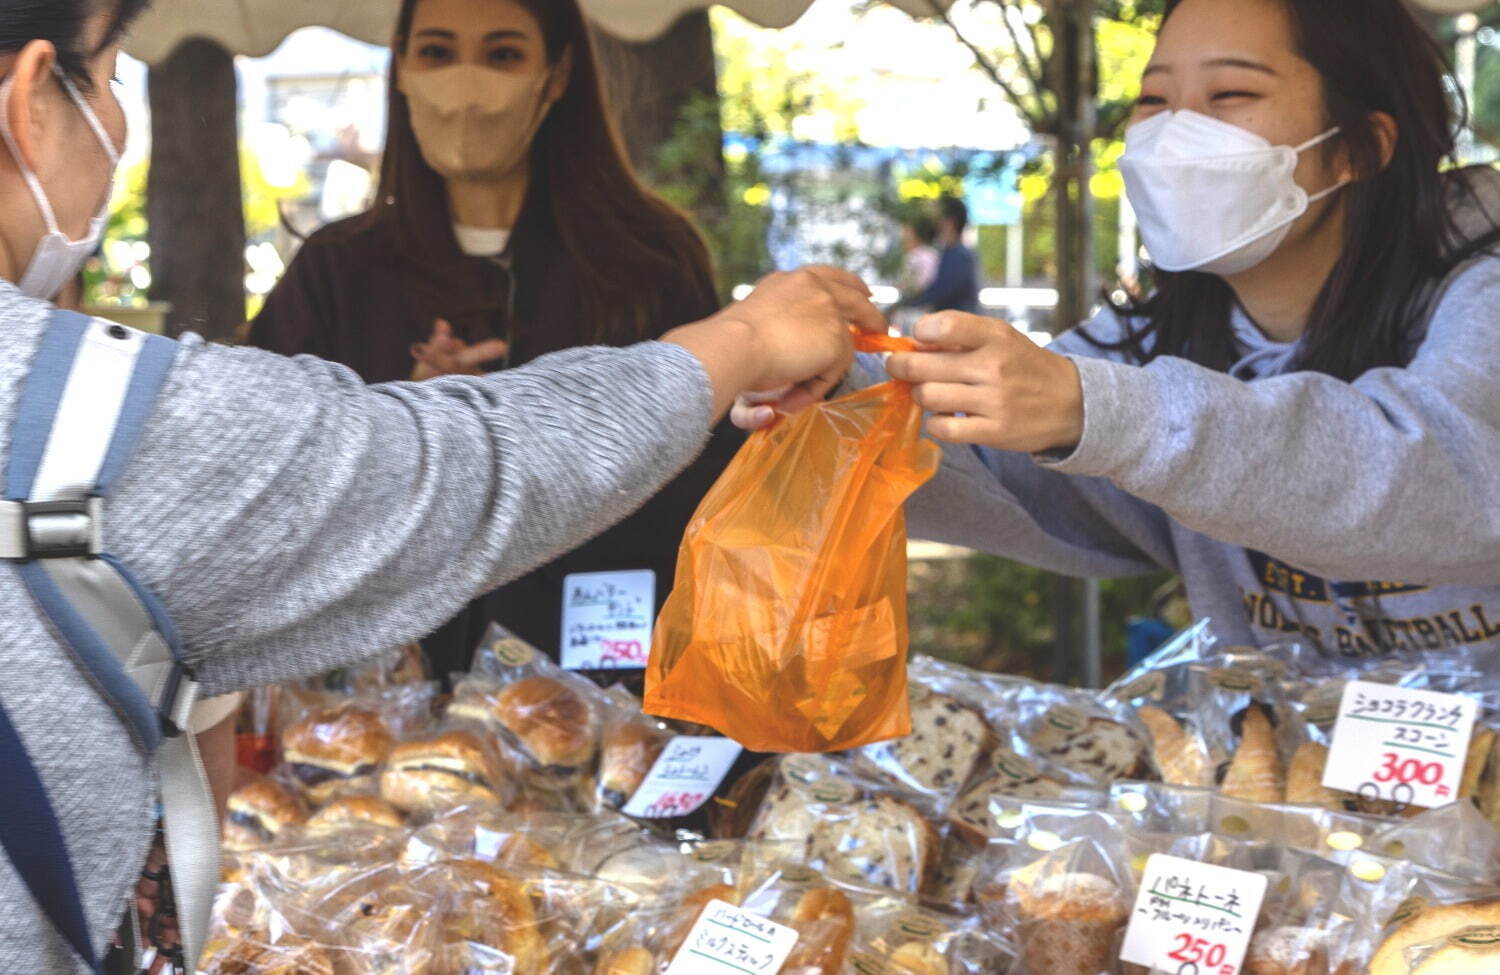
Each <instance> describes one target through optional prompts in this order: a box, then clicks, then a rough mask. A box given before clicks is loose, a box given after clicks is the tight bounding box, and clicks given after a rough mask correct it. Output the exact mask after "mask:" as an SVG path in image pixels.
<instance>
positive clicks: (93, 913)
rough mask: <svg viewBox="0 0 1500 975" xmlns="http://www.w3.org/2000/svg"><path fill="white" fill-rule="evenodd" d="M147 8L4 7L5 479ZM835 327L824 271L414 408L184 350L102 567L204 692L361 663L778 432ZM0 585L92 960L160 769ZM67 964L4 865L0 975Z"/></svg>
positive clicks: (459, 387)
mask: <svg viewBox="0 0 1500 975" xmlns="http://www.w3.org/2000/svg"><path fill="white" fill-rule="evenodd" d="M144 2H145V0H45V2H15V3H6V4H4V5H0V73H3V76H4V79H5V80H4V83H3V85H0V132H3V134H4V136H5V147H6V149H7V150H8V151H4V152H0V279H3V280H0V321H3V323H4V324H3V328H0V456H8V455H9V454H10V448H11V445H12V440H13V434H14V431H15V429H16V424H17V419H18V411H19V403H20V397H21V393H22V390H23V386H24V385H25V383H26V380H27V376H28V373H29V372H30V369H31V365H32V363H33V361H34V360H35V359H36V358H37V356H38V348H39V342H40V341H41V339H42V338H43V336H44V334H46V333H47V332H48V329H49V323H50V322H51V321H52V317H53V311H54V309H53V308H52V306H51V304H50V299H51V298H52V297H54V296H55V295H56V294H57V292H58V290H59V289H60V287H61V285H62V283H63V282H65V281H66V280H68V279H69V278H70V277H71V276H72V274H73V273H74V272H75V271H76V269H77V266H78V263H79V261H81V259H82V258H83V257H84V256H86V255H87V254H88V253H90V252H91V251H92V250H93V248H94V246H95V244H96V242H97V238H96V234H97V231H98V228H99V225H100V224H101V223H102V221H100V220H98V219H97V214H98V213H99V212H100V208H101V205H102V204H104V203H105V202H106V201H107V199H108V195H109V188H110V185H111V182H112V178H113V167H114V162H115V159H116V158H117V156H118V146H120V145H121V144H123V141H124V118H123V115H122V113H121V111H120V107H119V104H118V103H117V102H116V100H115V98H114V96H113V94H112V93H111V90H110V79H111V77H112V75H113V73H114V64H115V58H116V51H117V46H118V41H119V37H120V35H121V33H122V32H123V30H124V29H125V28H126V26H127V25H128V23H129V21H130V19H131V17H132V16H133V15H134V14H135V13H136V12H138V10H139V8H140V7H142V6H143V5H144ZM10 282H16V283H15V284H11V283H10ZM850 324H854V325H858V326H861V327H865V328H869V329H881V328H883V327H884V322H883V320H882V319H881V317H880V315H879V313H878V312H877V311H876V310H875V309H874V307H873V306H872V305H871V304H870V303H869V301H868V299H867V297H866V292H865V291H864V288H863V285H862V284H860V283H859V282H858V281H857V280H856V279H854V278H852V277H850V276H848V275H844V274H842V273H841V272H837V271H833V270H828V269H817V270H809V271H802V272H795V273H792V274H785V275H778V276H773V277H772V278H770V279H767V281H765V282H763V283H762V286H761V287H760V288H759V289H758V290H757V291H756V293H755V294H754V295H753V296H752V297H751V298H750V299H748V300H747V301H745V302H742V303H740V304H739V305H736V306H733V307H731V308H729V309H727V310H725V311H724V312H722V313H720V314H718V315H716V316H714V317H713V318H711V319H708V320H706V321H703V322H699V323H696V324H691V325H686V326H683V327H680V328H677V329H675V330H673V331H671V332H668V333H667V334H666V335H665V336H664V338H663V340H662V341H659V342H649V343H644V344H641V345H637V346H634V347H630V348H624V349H604V348H584V349H576V350H572V351H568V352H563V353H560V354H557V355H554V356H548V357H544V358H542V359H539V360H538V361H536V362H535V363H533V364H531V365H528V366H526V367H524V368H520V369H516V370H513V371H511V372H507V373H505V374H503V375H496V376H490V377H483V378H452V379H442V380H435V381H432V382H428V383H425V384H421V385H413V384H404V383H402V384H393V385H388V386H367V385H365V384H364V383H363V382H361V381H360V380H359V379H358V378H357V377H356V376H355V375H354V374H353V373H352V372H350V371H349V370H348V369H346V368H343V367H340V366H335V365H330V364H328V363H325V362H322V361H319V360H316V359H311V358H300V359H284V358H281V357H278V356H275V355H270V354H267V353H264V352H259V351H254V350H248V349H231V348H223V347H218V346H212V345H207V344H205V343H203V342H202V341H201V340H197V339H196V338H194V337H193V336H187V337H185V338H184V339H183V340H182V341H181V342H180V344H179V346H178V347H177V348H175V350H174V351H173V352H172V353H171V356H170V360H171V366H170V371H169V372H168V373H166V376H165V380H164V382H163V384H162V386H161V388H160V393H159V395H158V397H157V400H156V405H155V408H154V410H153V411H152V412H151V413H150V414H149V418H148V419H147V421H146V422H145V424H144V427H143V428H142V430H141V434H140V437H139V441H138V444H137V446H136V450H135V454H134V457H133V460H131V461H130V462H129V464H128V466H126V467H125V468H124V470H123V472H122V473H121V474H120V476H119V477H118V478H117V479H116V480H115V481H114V484H113V490H112V492H111V494H110V497H109V500H108V504H107V510H106V515H107V517H105V518H104V526H105V527H104V539H103V544H104V547H105V550H106V551H108V552H109V553H110V554H111V555H113V556H116V557H118V558H119V559H120V560H121V561H122V562H123V563H124V564H125V565H127V566H129V568H130V569H131V570H132V571H133V572H134V574H135V576H136V577H137V578H138V580H139V581H140V582H141V583H142V584H143V585H144V586H145V587H146V588H147V589H149V590H150V591H151V592H154V593H155V594H156V596H157V597H159V600H160V602H161V604H162V606H163V607H164V608H165V611H166V613H167V615H168V616H169V617H170V620H171V623H172V624H173V625H174V626H175V629H176V631H177V633H178V635H179V636H180V644H181V648H182V651H183V653H184V655H185V658H186V663H187V664H188V665H189V666H190V667H191V668H192V671H193V673H194V674H195V676H196V679H197V681H198V682H199V684H200V685H201V688H202V693H203V694H204V695H213V694H220V693H224V692H227V691H232V690H236V689H239V688H245V687H249V686H252V685H257V684H267V683H275V682H278V681H284V680H287V679H290V678H293V677H298V676H301V675H307V674H312V673H315V672H318V671H322V670H327V669H328V668H331V667H337V666H343V665H346V664H350V663H354V662H356V661H358V660H359V659H360V658H361V657H362V656H363V655H365V654H368V653H370V652H371V651H372V650H373V649H374V648H378V647H389V646H395V645H398V644H400V643H403V642H406V641H410V640H414V639H416V638H417V637H419V636H422V635H424V634H425V633H427V632H429V631H430V630H432V629H433V628H434V627H436V626H437V625H439V624H440V623H442V622H443V621H444V620H445V619H448V618H450V617H451V616H452V615H453V614H454V613H455V612H456V611H457V610H458V609H459V608H460V607H462V606H463V605H464V604H465V603H466V602H467V601H468V600H470V599H472V598H474V597H475V596H476V595H478V594H479V593H482V592H486V591H488V590H490V589H493V588H494V587H495V586H497V585H499V584H501V583H503V582H505V581H506V580H508V579H510V578H513V577H515V576H517V575H520V574H521V573H524V572H526V571H528V570H529V569H531V568H533V567H535V566H538V565H540V564H542V563H544V562H546V561H547V560H548V559H550V558H552V557H554V556H555V555H557V554H558V553H560V552H563V551H566V550H568V549H571V548H573V547H575V546H577V545H578V544H579V543H581V542H583V541H584V540H585V539H587V538H589V537H590V536H592V535H594V534H596V533H598V532H599V531H601V530H603V529H605V528H607V527H608V526H609V525H610V524H612V523H613V522H615V521H616V520H618V519H620V518H622V517H624V516H625V515H627V514H629V513H630V512H631V511H632V510H633V509H634V508H635V507H637V506H638V505H639V504H641V503H642V502H643V501H644V500H645V499H647V498H649V497H650V496H651V495H652V494H654V493H655V492H656V491H657V490H658V489H659V488H660V487H661V486H662V485H663V484H664V483H665V482H666V481H667V480H669V479H670V478H671V477H673V476H674V475H675V474H676V473H677V472H678V471H680V470H681V469H682V468H683V467H684V466H685V465H686V464H687V463H688V462H689V461H690V460H691V459H692V458H693V457H694V456H695V455H696V454H697V453H698V452H699V450H701V449H702V447H703V445H704V443H705V441H706V439H707V437H708V435H709V431H710V429H711V428H712V426H713V424H714V422H715V420H716V419H717V418H718V417H720V416H721V415H722V414H723V413H724V412H725V411H726V410H727V408H728V405H729V404H730V403H731V402H732V401H733V399H734V397H735V396H736V395H738V394H740V393H742V392H745V391H747V390H753V389H767V388H772V387H775V386H780V385H783V384H786V383H788V382H796V383H800V388H799V391H798V392H797V393H796V394H795V395H794V396H793V397H792V398H791V399H790V400H789V401H788V402H787V403H786V406H787V407H788V408H797V407H798V406H800V405H805V404H806V403H807V402H810V401H811V400H812V399H814V398H816V397H819V396H821V395H822V393H823V392H825V391H826V390H827V389H828V388H829V386H830V385H831V380H832V378H835V377H837V376H839V375H841V374H842V373H843V372H844V371H845V369H846V368H847V366H848V364H849V363H850V362H851V361H852V358H853V350H852V343H851V341H850V338H849V334H848V326H849V325H850ZM107 334H110V335H113V336H115V337H117V338H120V339H121V340H122V341H125V340H126V335H127V333H126V332H124V331H123V330H118V329H111V330H108V332H107ZM23 425H24V424H23ZM0 568H5V569H6V571H0V648H3V653H4V654H5V666H4V667H3V668H0V705H3V712H4V713H5V714H8V716H9V720H10V723H12V724H13V726H14V728H15V731H16V733H17V735H18V737H19V739H20V741H21V743H23V744H24V746H25V747H24V751H25V752H26V753H28V754H29V756H30V759H31V763H32V765H34V766H35V768H36V770H37V773H38V777H39V778H40V780H41V783H42V785H43V786H44V787H45V791H46V793H47V794H48V795H49V796H50V799H51V805H52V808H53V810H54V811H55V814H56V818H57V820H58V822H59V823H60V826H61V834H62V836H63V837H64V839H65V840H66V846H67V851H68V854H69V855H70V856H69V858H70V859H71V863H72V867H73V873H74V874H75V875H76V880H77V888H78V892H79V895H80V900H81V901H82V907H83V912H82V913H83V916H84V920H85V921H86V922H87V923H86V928H87V931H88V932H90V933H91V934H90V937H89V938H88V940H89V941H91V942H92V946H93V948H94V949H95V950H96V951H98V953H99V954H100V955H102V954H103V948H104V946H105V944H106V943H107V942H108V941H109V938H110V935H111V934H112V933H113V932H114V930H115V929H116V927H117V925H118V924H119V923H120V921H121V918H122V915H123V914H124V912H125V910H126V907H127V895H128V893H129V892H130V891H131V890H132V888H133V885H134V882H135V879H136V877H137V874H138V873H139V872H140V870H141V867H142V864H143V863H144V861H145V856H146V851H147V847H148V844H149V841H150V838H151V834H152V828H153V824H154V822H155V818H156V779H157V768H156V765H155V763H154V762H153V761H152V760H151V758H150V753H149V752H148V751H146V750H144V749H141V748H138V747H137V745H136V743H135V742H133V741H132V738H131V735H130V734H129V733H128V732H127V729H126V728H125V727H122V724H123V722H122V720H121V717H120V715H119V713H118V712H117V711H116V710H115V709H112V708H111V707H110V705H108V704H107V703H105V701H104V699H103V698H102V697H101V695H100V694H99V693H97V691H96V686H95V684H94V683H91V681H90V680H89V679H88V678H87V677H86V676H85V671H84V670H83V668H81V667H80V665H79V664H78V662H76V661H75V659H74V658H73V656H72V655H71V654H70V652H69V650H68V649H67V648H66V647H65V645H64V641H63V640H62V639H61V638H60V636H59V634H58V632H57V628H56V627H54V626H52V625H49V624H48V623H47V622H44V618H43V615H42V614H41V613H40V612H39V611H38V606H37V604H36V603H34V602H33V601H32V599H31V598H30V596H29V594H28V590H27V588H26V587H25V586H24V585H23V584H22V581H21V569H20V568H19V567H18V568H17V570H16V571H14V572H12V571H9V569H8V567H0ZM8 767H11V768H13V766H8ZM11 784H12V783H11V782H9V781H7V782H4V783H0V788H9V787H10V786H11ZM14 808H16V807H14V806H7V807H6V808H4V809H0V815H3V816H10V815H11V814H12V813H11V810H12V809H14ZM169 838H170V837H169ZM80 954H86V952H75V951H74V950H71V949H70V948H69V946H68V944H67V943H66V942H65V941H64V940H63V939H62V938H61V937H59V934H58V931H57V929H56V928H55V927H54V926H53V925H52V924H51V923H49V920H48V917H47V916H46V914H45V913H44V911H43V910H42V909H41V908H40V907H39V905H38V903H37V902H36V901H35V900H33V898H32V897H31V896H30V890H29V889H28V886H27V885H26V884H25V883H24V882H23V880H22V878H21V875H20V873H19V872H18V871H17V870H16V869H15V867H14V864H13V862H12V860H11V859H9V858H6V857H0V971H5V972H12V971H23V970H24V971H36V972H66V971H88V970H90V968H91V967H92V965H91V964H90V963H89V962H85V961H84V960H83V959H82V958H81V957H80ZM188 961H189V964H191V959H189V960H188Z"/></svg>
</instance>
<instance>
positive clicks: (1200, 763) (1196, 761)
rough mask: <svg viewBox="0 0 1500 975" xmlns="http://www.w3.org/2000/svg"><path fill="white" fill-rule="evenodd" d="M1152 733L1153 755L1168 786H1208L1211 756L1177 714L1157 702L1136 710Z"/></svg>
mask: <svg viewBox="0 0 1500 975" xmlns="http://www.w3.org/2000/svg"><path fill="white" fill-rule="evenodd" d="M1136 716H1137V717H1138V718H1140V719H1141V723H1142V724H1144V725H1145V726H1146V730H1147V731H1148V732H1150V733H1151V757H1152V758H1153V759H1154V760H1155V761H1156V768H1157V770H1158V771H1159V772H1160V773H1161V779H1162V781H1163V782H1165V783H1167V784H1168V785H1188V786H1201V785H1207V784H1208V781H1207V770H1208V756H1207V755H1205V754H1204V750H1203V746H1202V745H1201V744H1200V743H1199V742H1198V740H1197V739H1196V738H1195V737H1194V736H1193V735H1192V734H1190V733H1189V732H1188V730H1187V729H1186V728H1184V727H1183V726H1182V724H1181V723H1180V722H1179V721H1178V720H1177V719H1176V718H1174V717H1172V716H1171V715H1170V714H1168V713H1167V712H1165V711H1163V710H1162V709H1161V708H1159V707H1156V706H1155V705H1150V704H1148V705H1146V706H1145V707H1143V708H1141V709H1140V710H1139V711H1137V712H1136Z"/></svg>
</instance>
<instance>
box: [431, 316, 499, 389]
mask: <svg viewBox="0 0 1500 975" xmlns="http://www.w3.org/2000/svg"><path fill="white" fill-rule="evenodd" d="M509 351H510V346H509V345H507V344H506V343H505V342H502V341H501V340H500V339H488V340H486V341H484V342H475V343H474V344H473V345H470V344H468V343H467V342H465V341H464V340H463V339H460V338H458V337H457V336H455V335H454V334H453V326H452V325H449V324H448V323H447V322H446V321H444V320H443V319H441V318H439V319H438V320H437V321H436V322H435V323H433V326H432V337H431V338H430V339H428V340H427V341H426V342H419V343H417V344H416V345H413V346H412V347H411V357H412V360H413V361H414V362H415V365H414V366H413V368H412V371H411V379H412V382H418V383H419V382H423V381H425V380H428V379H436V378H437V377H439V376H481V375H483V374H484V366H485V364H486V363H489V362H498V361H499V360H501V359H504V358H505V356H506V354H507V353H509Z"/></svg>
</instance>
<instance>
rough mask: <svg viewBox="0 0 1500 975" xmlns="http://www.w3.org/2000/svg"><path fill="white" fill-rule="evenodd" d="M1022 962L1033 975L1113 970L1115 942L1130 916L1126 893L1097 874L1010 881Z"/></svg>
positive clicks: (1087, 974) (1093, 973) (1080, 974)
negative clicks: (1017, 917)
mask: <svg viewBox="0 0 1500 975" xmlns="http://www.w3.org/2000/svg"><path fill="white" fill-rule="evenodd" d="M1010 891H1011V895H1012V896H1013V897H1014V902H1015V904H1016V907H1017V914H1018V916H1019V922H1020V923H1019V929H1020V931H1019V934H1020V939H1019V940H1020V945H1021V958H1022V961H1023V963H1024V964H1025V966H1026V970H1027V971H1028V972H1030V973H1031V975H1099V973H1101V972H1110V971H1113V970H1114V962H1115V947H1116V941H1117V940H1118V936H1119V934H1120V929H1121V928H1122V927H1124V925H1125V921H1126V919H1127V917H1128V916H1129V913H1130V907H1129V904H1128V903H1126V897H1125V893H1124V891H1122V890H1121V889H1120V888H1119V886H1118V885H1117V884H1115V882H1114V881H1112V880H1109V879H1108V878H1105V877H1100V876H1097V875H1095V874H1086V873H1064V874H1053V875H1051V876H1047V877H1043V878H1040V879H1038V880H1035V881H1023V880H1021V879H1020V878H1019V877H1018V878H1015V879H1013V880H1012V881H1011V885H1010Z"/></svg>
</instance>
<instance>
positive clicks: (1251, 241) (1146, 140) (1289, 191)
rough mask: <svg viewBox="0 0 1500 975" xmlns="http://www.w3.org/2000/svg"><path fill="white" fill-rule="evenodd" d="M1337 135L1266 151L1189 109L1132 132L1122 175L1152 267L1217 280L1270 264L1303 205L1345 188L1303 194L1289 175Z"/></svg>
mask: <svg viewBox="0 0 1500 975" xmlns="http://www.w3.org/2000/svg"><path fill="white" fill-rule="evenodd" d="M1338 131H1339V130H1338V129H1337V128H1332V129H1329V130H1328V131H1327V132H1324V133H1323V134H1322V135H1320V136H1317V137H1316V138H1313V139H1309V140H1308V141H1307V142H1304V143H1303V144H1302V145H1300V146H1295V147H1293V146H1273V145H1271V143H1270V142H1268V141H1266V140H1265V139H1263V138H1261V137H1260V136H1258V135H1256V134H1255V133H1254V132H1251V131H1249V130H1247V129H1242V128H1240V127H1239V126H1237V125H1230V124H1229V123H1228V122H1221V121H1219V120H1218V119H1216V118H1212V117H1210V116H1207V115H1203V114H1200V113H1198V112H1194V111H1190V110H1187V109H1184V110H1182V111H1179V112H1162V113H1160V114H1158V115H1153V116H1152V117H1151V118H1148V119H1146V120H1145V121H1144V122H1138V123H1137V124H1135V125H1133V126H1131V127H1130V129H1129V130H1128V131H1126V133H1125V154H1124V156H1122V157H1121V158H1120V172H1121V174H1122V175H1123V176H1124V177H1125V192H1126V194H1127V195H1128V197H1129V199H1130V205H1131V207H1132V208H1134V210H1135V214H1136V221H1137V223H1138V224H1139V226H1140V229H1141V239H1142V240H1144V241H1145V244H1146V249H1147V250H1148V251H1150V252H1151V261H1152V263H1153V264H1154V265H1155V266H1156V267H1158V268H1161V269H1162V270H1163V271H1206V272H1209V273H1212V274H1221V275H1222V274H1238V273H1240V272H1241V271H1247V270H1249V269H1250V268H1252V267H1254V266H1255V265H1257V264H1259V263H1260V262H1261V261H1264V260H1265V259H1266V258H1268V257H1270V256H1271V254H1272V253H1274V252H1275V250H1276V248H1278V247H1280V246H1281V242H1282V241H1283V240H1285V239H1286V235H1287V231H1288V230H1290V229H1291V226H1292V224H1293V223H1294V222H1296V220H1297V218H1298V217H1300V216H1302V215H1303V214H1304V213H1306V212H1307V208H1308V206H1310V205H1311V204H1312V203H1313V202H1314V201H1316V200H1321V199H1322V198H1323V197H1325V196H1327V195H1329V194H1330V193H1333V192H1334V191H1335V190H1338V189H1339V188H1340V187H1342V186H1344V185H1345V184H1346V183H1347V182H1348V181H1347V180H1344V181H1343V182H1340V183H1338V184H1336V185H1334V186H1331V187H1329V188H1328V189H1326V190H1323V191H1321V192H1319V193H1317V194H1316V195H1314V196H1308V194H1307V191H1306V190H1304V189H1302V187H1300V186H1298V185H1297V182H1296V180H1294V179H1293V178H1292V173H1293V172H1294V171H1295V170H1296V168H1297V157H1298V156H1299V155H1301V154H1302V153H1303V152H1305V151H1306V150H1308V149H1311V148H1312V147H1313V146H1316V145H1318V144H1319V143H1321V142H1324V141H1325V140H1327V139H1331V138H1332V137H1333V136H1334V135H1336V134H1337V133H1338Z"/></svg>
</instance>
